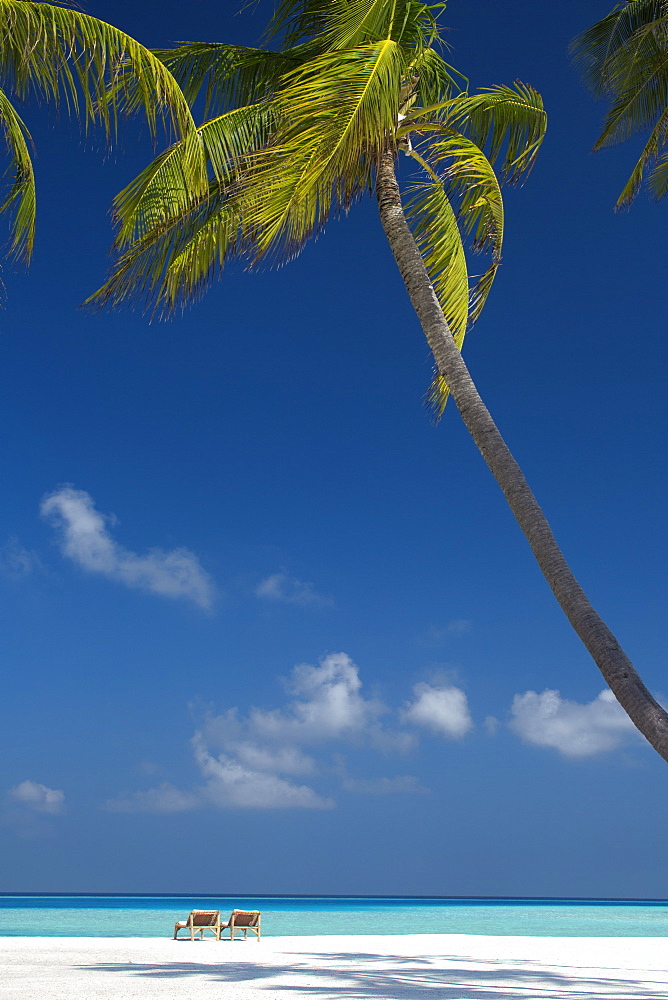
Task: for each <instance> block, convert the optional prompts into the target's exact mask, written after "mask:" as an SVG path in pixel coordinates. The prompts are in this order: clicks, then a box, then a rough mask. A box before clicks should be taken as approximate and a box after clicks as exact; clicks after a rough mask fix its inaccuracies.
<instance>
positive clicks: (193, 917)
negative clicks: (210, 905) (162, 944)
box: [174, 910, 227, 941]
mask: <svg viewBox="0 0 668 1000" xmlns="http://www.w3.org/2000/svg"><path fill="white" fill-rule="evenodd" d="M225 926H226V927H227V924H225ZM183 930H186V931H188V930H189V931H190V940H191V941H194V940H195V934H197V933H199V936H200V940H202V938H203V937H204V931H211V933H212V934H214V935H215V938H216V941H220V931H221V926H220V910H191V911H190V915H189V917H188V919H187V920H178V921H177V922H176V923H175V924H174V940H175V941H176V935H177V934H178V933H179V931H183Z"/></svg>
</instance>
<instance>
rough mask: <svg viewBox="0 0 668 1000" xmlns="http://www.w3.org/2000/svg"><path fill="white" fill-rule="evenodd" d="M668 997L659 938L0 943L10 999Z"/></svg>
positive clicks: (1, 974)
mask: <svg viewBox="0 0 668 1000" xmlns="http://www.w3.org/2000/svg"><path fill="white" fill-rule="evenodd" d="M667 993H668V956H667V954H666V938H621V939H620V938H594V939H591V938H531V937H519V938H518V937H482V936H474V935H457V934H454V935H429V934H408V935H401V936H392V935H383V936H375V935H354V936H351V935H335V936H327V937H309V936H304V937H283V938H271V937H263V938H262V940H261V941H260V942H259V943H257V942H255V941H247V942H243V941H235V942H229V941H228V942H224V941H221V942H216V941H213V940H205V941H202V942H199V941H196V942H190V941H168V940H159V939H155V938H128V939H118V938H96V939H92V938H8V939H6V940H4V941H3V947H2V956H1V958H0V996H2V997H6V998H7V1000H18V998H19V997H25V996H39V997H42V998H44V1000H88V998H90V997H91V996H99V997H104V998H105V1000H135V998H137V1000H140V998H141V1000H163V998H164V1000H166V998H170V1000H173V998H174V997H176V996H188V997H192V998H193V1000H218V998H219V997H220V996H222V995H224V996H225V997H228V998H229V1000H260V998H266V997H280V996H284V995H289V996H290V997H294V998H296V1000H312V998H314V997H318V998H320V1000H337V998H339V1000H343V998H345V1000H428V998H430V997H433V998H434V1000H436V998H439V1000H441V998H444V1000H478V998H483V997H493V998H497V1000H517V998H518V997H526V998H530V1000H534V998H535V1000H571V998H573V1000H578V998H582V997H583V996H584V997H587V998H588V1000H613V998H614V1000H654V998H656V1000H659V998H662V1000H663V998H665V996H666V994H667Z"/></svg>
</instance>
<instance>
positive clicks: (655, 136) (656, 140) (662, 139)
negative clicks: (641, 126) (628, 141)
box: [615, 108, 668, 209]
mask: <svg viewBox="0 0 668 1000" xmlns="http://www.w3.org/2000/svg"><path fill="white" fill-rule="evenodd" d="M667 139H668V108H666V109H665V110H664V111H663V113H662V114H661V115H660V116H659V119H658V121H657V123H656V125H655V126H654V128H653V129H652V132H651V134H650V136H649V139H648V140H647V142H646V143H645V145H644V147H643V150H642V152H641V154H640V156H639V157H638V160H637V162H636V165H635V167H634V168H633V170H632V171H631V176H630V177H629V179H628V180H627V182H626V184H625V185H624V187H623V189H622V192H621V194H620V196H619V198H618V199H617V203H616V205H615V209H620V208H628V207H629V206H630V204H631V202H632V201H633V199H634V198H635V196H636V195H637V193H638V191H639V190H640V186H641V184H642V182H643V177H644V175H645V173H646V171H647V169H648V168H651V167H652V164H656V166H655V167H654V169H653V170H652V172H651V174H650V179H649V186H650V190H651V191H652V194H653V195H654V197H655V198H661V197H663V195H662V194H660V193H659V192H660V191H661V189H662V184H661V180H660V177H661V173H662V170H661V168H660V166H659V164H658V163H657V161H658V160H659V159H660V157H661V153H662V150H663V148H664V147H665V145H666V140H667ZM657 171H658V173H657Z"/></svg>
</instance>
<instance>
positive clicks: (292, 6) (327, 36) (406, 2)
mask: <svg viewBox="0 0 668 1000" xmlns="http://www.w3.org/2000/svg"><path fill="white" fill-rule="evenodd" d="M442 7H443V4H441V3H436V4H427V3H421V2H420V0H393V2H391V3H388V0H283V2H282V3H281V4H279V6H278V9H277V10H276V13H275V14H274V17H273V19H272V22H271V24H270V27H269V32H268V37H269V38H276V37H277V36H282V37H285V41H286V45H288V46H290V45H295V44H298V43H300V42H303V41H306V40H310V39H313V38H320V39H321V40H322V42H323V44H324V46H325V47H326V48H327V49H328V50H329V51H332V50H341V49H348V48H354V47H356V46H358V45H368V44H370V43H373V42H378V41H382V40H384V39H391V40H392V41H395V42H398V43H401V44H402V45H404V46H406V47H407V48H408V47H412V48H413V49H415V50H417V51H419V50H422V49H426V48H428V47H429V46H431V45H432V44H433V43H434V42H435V41H436V40H437V38H438V25H437V22H436V13H437V12H438V11H439V10H440V9H441V8H442Z"/></svg>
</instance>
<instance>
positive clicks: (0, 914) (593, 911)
mask: <svg viewBox="0 0 668 1000" xmlns="http://www.w3.org/2000/svg"><path fill="white" fill-rule="evenodd" d="M234 908H236V909H241V910H262V931H263V936H264V935H271V936H279V937H281V936H286V935H296V936H303V935H309V934H491V935H519V936H527V937H529V936H536V937H570V936H573V937H668V900H621V899H611V900H595V899H582V900H581V899H499V898H452V897H407V896H399V897H387V896H364V897H361V896H345V897H343V896H207V895H203V896H184V895H178V896H166V895H165V896H148V895H136V896H133V895H116V894H114V895H92V894H82V895H77V894H72V895H66V894H57V895H36V894H24V895H12V894H9V893H3V894H0V935H3V936H13V937H14V936H26V937H40V936H41V937H171V936H172V934H173V930H174V923H175V921H177V920H185V918H186V917H187V915H188V913H189V912H190V910H221V911H222V912H223V913H224V914H225V916H227V915H228V914H229V912H230V911H231V910H232V909H234Z"/></svg>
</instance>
